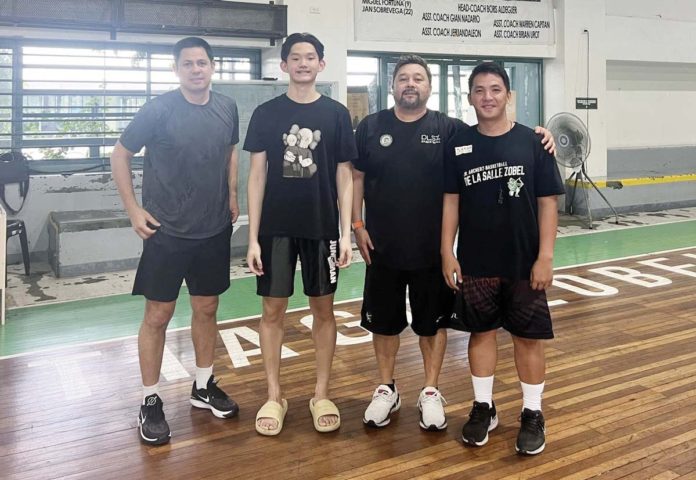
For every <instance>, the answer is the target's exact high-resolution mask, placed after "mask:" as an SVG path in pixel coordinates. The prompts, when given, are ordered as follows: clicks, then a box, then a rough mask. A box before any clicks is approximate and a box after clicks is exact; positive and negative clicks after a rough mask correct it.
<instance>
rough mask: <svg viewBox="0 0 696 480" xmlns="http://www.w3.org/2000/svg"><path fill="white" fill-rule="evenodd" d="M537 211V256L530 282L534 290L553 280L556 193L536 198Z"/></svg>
mask: <svg viewBox="0 0 696 480" xmlns="http://www.w3.org/2000/svg"><path fill="white" fill-rule="evenodd" d="M537 205H538V211H539V256H538V257H537V260H536V262H534V265H533V266H532V273H531V275H530V283H531V286H532V288H533V289H534V290H544V289H546V288H549V287H550V286H551V282H552V281H553V247H554V244H555V243H556V229H557V227H558V204H557V202H556V195H550V196H548V197H539V198H537Z"/></svg>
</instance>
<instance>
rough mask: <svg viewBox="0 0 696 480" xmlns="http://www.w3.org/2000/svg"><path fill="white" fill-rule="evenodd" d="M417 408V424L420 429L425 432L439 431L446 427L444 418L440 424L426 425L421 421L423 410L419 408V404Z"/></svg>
mask: <svg viewBox="0 0 696 480" xmlns="http://www.w3.org/2000/svg"><path fill="white" fill-rule="evenodd" d="M418 410H419V411H420V422H418V425H420V428H421V429H422V430H425V431H426V432H441V431H443V430H446V429H447V419H445V422H444V423H443V424H442V425H435V424H431V425H426V424H425V423H424V422H423V410H421V408H420V406H419V407H418Z"/></svg>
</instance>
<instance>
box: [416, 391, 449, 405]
mask: <svg viewBox="0 0 696 480" xmlns="http://www.w3.org/2000/svg"><path fill="white" fill-rule="evenodd" d="M435 402H439V403H440V404H441V405H447V400H445V397H443V396H442V394H441V393H437V394H435V395H419V396H418V403H416V406H418V405H423V404H424V403H435Z"/></svg>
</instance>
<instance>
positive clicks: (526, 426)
mask: <svg viewBox="0 0 696 480" xmlns="http://www.w3.org/2000/svg"><path fill="white" fill-rule="evenodd" d="M519 421H520V423H521V424H522V425H521V426H520V428H521V429H522V430H526V431H528V432H531V433H536V432H543V431H544V425H543V424H542V422H541V418H539V417H523V416H520V418H519Z"/></svg>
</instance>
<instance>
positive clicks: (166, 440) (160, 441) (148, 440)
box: [138, 418, 172, 445]
mask: <svg viewBox="0 0 696 480" xmlns="http://www.w3.org/2000/svg"><path fill="white" fill-rule="evenodd" d="M138 435H140V441H141V442H143V443H144V444H145V445H164V444H166V443H169V440H171V438H172V433H171V432H169V433H168V434H167V435H166V436H164V437H160V438H155V439H152V438H148V437H146V436H145V435H144V434H143V424H142V423H141V422H140V418H138Z"/></svg>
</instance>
